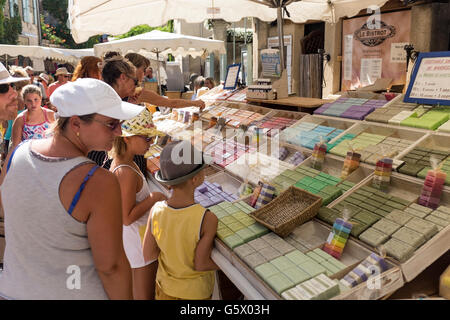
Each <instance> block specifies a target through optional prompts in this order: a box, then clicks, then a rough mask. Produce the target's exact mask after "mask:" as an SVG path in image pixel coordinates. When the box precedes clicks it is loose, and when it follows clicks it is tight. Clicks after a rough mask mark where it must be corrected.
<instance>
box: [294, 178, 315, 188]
mask: <svg viewBox="0 0 450 320" xmlns="http://www.w3.org/2000/svg"><path fill="white" fill-rule="evenodd" d="M314 182H315V180H314V179H313V178H311V177H304V178H302V179H300V181H298V182H297V184H298V183H300V184H303V185H306V186H309V185H311V184H312V183H314ZM297 184H296V185H297Z"/></svg>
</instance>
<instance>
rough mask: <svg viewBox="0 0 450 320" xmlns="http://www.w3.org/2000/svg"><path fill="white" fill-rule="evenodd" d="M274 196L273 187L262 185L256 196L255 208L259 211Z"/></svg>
mask: <svg viewBox="0 0 450 320" xmlns="http://www.w3.org/2000/svg"><path fill="white" fill-rule="evenodd" d="M274 195H275V187H273V186H271V185H269V184H266V183H262V186H261V191H260V193H259V196H258V200H257V201H256V204H255V208H256V209H259V208H261V207H262V206H264V205H266V204H268V203H269V202H270V201H272V199H273V197H274Z"/></svg>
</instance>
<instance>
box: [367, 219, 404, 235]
mask: <svg viewBox="0 0 450 320" xmlns="http://www.w3.org/2000/svg"><path fill="white" fill-rule="evenodd" d="M373 228H374V229H376V230H378V231H380V232H382V233H384V234H386V235H388V236H390V235H392V234H393V233H394V232H396V231H397V230H398V229H400V228H401V225H399V224H397V223H395V222H393V221H391V220H389V219H384V218H383V219H381V220H380V221H378V222H377V223H375V224H374V225H373Z"/></svg>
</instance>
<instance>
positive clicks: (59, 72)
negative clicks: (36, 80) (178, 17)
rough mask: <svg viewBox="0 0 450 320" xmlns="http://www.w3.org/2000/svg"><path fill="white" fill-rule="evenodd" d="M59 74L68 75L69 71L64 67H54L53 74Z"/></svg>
mask: <svg viewBox="0 0 450 320" xmlns="http://www.w3.org/2000/svg"><path fill="white" fill-rule="evenodd" d="M59 75H64V76H68V75H69V71H67V69H66V68H65V67H61V68H58V69H56V73H55V76H56V77H57V76H59Z"/></svg>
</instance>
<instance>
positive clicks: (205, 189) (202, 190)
mask: <svg viewBox="0 0 450 320" xmlns="http://www.w3.org/2000/svg"><path fill="white" fill-rule="evenodd" d="M197 190H198V191H199V192H200V193H205V192H207V191H208V187H207V186H205V185H204V184H202V185H201V186H200V187H198V188H197Z"/></svg>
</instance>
